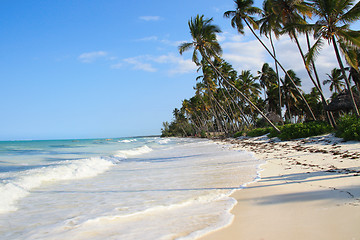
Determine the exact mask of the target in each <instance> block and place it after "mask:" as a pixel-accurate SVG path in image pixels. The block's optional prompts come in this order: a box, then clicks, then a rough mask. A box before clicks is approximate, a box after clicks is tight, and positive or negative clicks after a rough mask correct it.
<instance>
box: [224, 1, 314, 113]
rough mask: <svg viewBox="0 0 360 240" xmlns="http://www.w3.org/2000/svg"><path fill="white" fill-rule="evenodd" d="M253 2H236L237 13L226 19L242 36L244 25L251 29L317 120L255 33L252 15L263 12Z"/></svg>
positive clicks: (225, 14) (229, 14)
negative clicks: (228, 19)
mask: <svg viewBox="0 0 360 240" xmlns="http://www.w3.org/2000/svg"><path fill="white" fill-rule="evenodd" d="M253 3H254V2H253V0H235V4H236V10H235V11H227V12H225V13H224V17H226V18H231V26H232V27H233V28H236V29H237V30H238V32H239V33H240V34H244V24H243V22H244V23H245V24H246V26H247V27H248V28H249V29H250V31H251V32H252V33H253V35H254V36H255V37H256V39H257V40H258V41H259V42H260V43H261V45H262V46H263V47H264V48H265V49H266V51H267V52H268V53H269V54H270V56H271V57H272V58H273V59H274V60H275V61H276V63H277V64H279V66H280V68H281V69H282V70H283V71H284V73H285V75H287V77H288V78H289V79H290V82H291V83H292V84H293V86H294V87H295V88H296V89H297V92H298V93H299V95H300V97H301V99H302V100H303V101H304V103H305V104H306V107H307V109H308V111H309V113H310V114H311V116H312V118H313V119H314V120H316V117H315V115H314V113H313V112H312V110H311V108H310V106H309V104H308V103H307V101H306V99H305V98H304V96H303V95H302V93H301V91H300V89H298V88H297V86H296V84H295V82H294V81H293V79H292V78H291V76H290V75H288V73H287V71H286V70H285V68H284V67H283V66H282V65H281V64H280V62H279V61H278V60H277V59H276V58H275V56H274V55H273V54H272V53H271V51H270V50H269V49H268V48H267V47H266V45H265V44H264V43H263V41H262V40H261V39H260V38H259V36H258V35H257V34H256V33H255V31H254V29H257V28H258V25H257V23H256V21H255V20H254V18H253V17H252V16H251V15H254V14H260V13H261V10H260V9H259V8H257V7H253V6H252V5H253Z"/></svg>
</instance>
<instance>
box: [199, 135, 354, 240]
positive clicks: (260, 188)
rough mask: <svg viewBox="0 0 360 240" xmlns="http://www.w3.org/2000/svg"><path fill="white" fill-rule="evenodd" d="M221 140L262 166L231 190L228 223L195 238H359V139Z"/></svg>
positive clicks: (247, 239)
mask: <svg viewBox="0 0 360 240" xmlns="http://www.w3.org/2000/svg"><path fill="white" fill-rule="evenodd" d="M224 142H225V143H226V144H228V143H229V142H230V143H232V146H233V148H235V149H241V150H245V151H250V152H253V153H254V154H255V156H256V157H257V158H258V159H262V160H265V161H266V164H263V165H261V169H262V170H261V171H260V172H259V175H260V179H259V180H258V181H256V182H254V183H251V184H249V185H247V186H246V187H245V188H244V189H241V190H237V191H236V192H235V193H233V194H232V197H233V198H235V199H236V201H237V202H238V203H237V204H236V205H235V207H234V208H233V209H232V211H231V213H232V214H234V216H235V217H234V219H233V221H232V223H231V224H229V225H228V226H227V227H224V228H222V229H219V230H217V231H213V232H211V233H209V234H207V235H205V236H203V237H202V238H200V239H201V240H215V239H222V240H227V239H229V240H230V239H246V240H251V239H254V240H255V239H256V240H259V239H267V240H272V239H276V240H281V239H352V240H353V239H360V143H359V142H344V141H342V139H340V138H336V137H334V136H333V135H331V134H328V135H324V136H318V137H312V138H306V139H299V140H293V141H278V140H274V139H269V138H267V137H266V136H263V137H256V138H241V139H226V140H224V141H222V142H220V143H219V144H224Z"/></svg>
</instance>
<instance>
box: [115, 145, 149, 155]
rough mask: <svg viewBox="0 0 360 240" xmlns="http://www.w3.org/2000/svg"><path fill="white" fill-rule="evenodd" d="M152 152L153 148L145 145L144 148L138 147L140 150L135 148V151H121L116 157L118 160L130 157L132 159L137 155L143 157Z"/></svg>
mask: <svg viewBox="0 0 360 240" xmlns="http://www.w3.org/2000/svg"><path fill="white" fill-rule="evenodd" d="M151 151H152V149H151V148H149V147H148V146H146V145H144V146H142V147H138V148H134V149H129V150H120V151H118V152H117V153H116V154H115V155H114V156H115V157H118V158H128V157H132V156H136V155H141V154H144V153H149V152H151Z"/></svg>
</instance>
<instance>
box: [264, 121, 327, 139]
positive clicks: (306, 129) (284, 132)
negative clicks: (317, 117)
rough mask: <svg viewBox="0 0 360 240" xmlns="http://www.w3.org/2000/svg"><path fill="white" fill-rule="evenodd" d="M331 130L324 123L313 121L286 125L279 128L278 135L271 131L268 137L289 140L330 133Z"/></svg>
mask: <svg viewBox="0 0 360 240" xmlns="http://www.w3.org/2000/svg"><path fill="white" fill-rule="evenodd" d="M332 130H333V129H332V127H331V126H330V125H329V124H327V123H326V122H320V121H313V122H306V123H297V124H286V125H284V126H282V127H280V131H281V133H280V134H278V133H277V132H276V131H275V130H273V131H271V134H270V135H269V137H272V136H277V137H279V138H280V139H281V140H290V139H296V138H305V137H311V136H317V135H321V134H325V133H330V132H331V131H332Z"/></svg>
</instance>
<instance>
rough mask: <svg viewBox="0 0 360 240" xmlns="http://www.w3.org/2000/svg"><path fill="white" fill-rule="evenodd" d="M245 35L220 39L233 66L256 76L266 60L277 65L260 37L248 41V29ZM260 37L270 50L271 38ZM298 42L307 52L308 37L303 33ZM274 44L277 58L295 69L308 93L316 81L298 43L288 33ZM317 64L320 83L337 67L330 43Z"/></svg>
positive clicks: (224, 52) (224, 51) (286, 65)
mask: <svg viewBox="0 0 360 240" xmlns="http://www.w3.org/2000/svg"><path fill="white" fill-rule="evenodd" d="M246 34H247V35H248V36H246V37H244V36H243V35H239V34H231V33H227V32H224V33H222V34H221V35H220V39H221V40H222V41H223V42H222V43H221V46H222V48H223V58H224V59H225V60H226V61H228V62H229V63H230V64H232V65H233V67H234V69H235V70H237V71H238V72H240V71H241V70H251V72H252V73H253V74H254V75H256V74H257V71H259V70H260V69H261V67H262V65H263V63H265V62H267V63H269V64H270V65H271V66H272V67H274V60H273V59H272V58H271V56H270V55H269V54H268V53H267V52H266V50H265V49H264V48H263V47H262V46H261V44H260V43H259V42H258V40H255V39H254V38H252V39H253V40H249V39H250V36H251V35H252V34H251V33H250V32H248V31H246ZM261 39H262V40H263V41H264V43H265V44H266V45H267V46H268V47H269V49H270V50H271V47H270V43H269V40H268V39H267V38H266V37H261ZM299 41H300V44H301V46H302V49H303V51H304V53H306V52H307V45H306V39H305V37H304V36H300V37H299ZM312 42H314V41H312ZM274 44H275V49H276V54H277V58H278V60H279V61H280V63H281V64H282V65H283V66H284V68H285V69H287V70H288V69H293V70H294V71H295V72H296V74H297V75H298V77H300V79H301V80H302V86H303V87H302V88H303V90H304V91H305V92H309V91H310V89H311V88H312V87H313V84H312V82H311V80H310V79H309V76H308V75H307V72H306V70H305V68H304V64H303V61H302V59H301V56H300V53H299V50H298V48H297V46H296V44H295V43H294V42H292V41H291V40H290V38H289V37H288V36H282V37H281V38H280V39H279V40H276V39H275V40H274ZM316 67H317V70H318V73H319V77H320V80H321V82H322V81H323V80H325V79H326V78H327V76H326V74H327V73H330V71H331V69H332V68H334V67H338V64H337V61H336V57H335V54H334V50H333V47H332V46H329V45H328V44H327V43H325V44H324V47H323V49H322V50H321V52H320V55H319V56H318V58H317V60H316ZM280 74H281V76H283V75H284V74H283V73H282V71H281V70H280ZM326 88H327V87H325V89H326ZM326 91H327V90H326ZM326 91H325V92H326ZM327 95H328V94H327Z"/></svg>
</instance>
